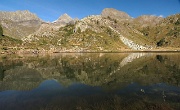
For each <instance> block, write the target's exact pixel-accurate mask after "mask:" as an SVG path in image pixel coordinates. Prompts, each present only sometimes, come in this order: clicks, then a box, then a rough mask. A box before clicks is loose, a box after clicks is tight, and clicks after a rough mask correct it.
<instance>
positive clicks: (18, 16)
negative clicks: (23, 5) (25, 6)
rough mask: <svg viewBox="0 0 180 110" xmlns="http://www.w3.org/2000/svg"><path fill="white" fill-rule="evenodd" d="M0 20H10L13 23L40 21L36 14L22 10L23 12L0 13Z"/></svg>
mask: <svg viewBox="0 0 180 110" xmlns="http://www.w3.org/2000/svg"><path fill="white" fill-rule="evenodd" d="M0 20H11V21H14V22H20V21H28V20H38V21H42V20H41V19H40V18H38V17H37V15H36V14H34V13H31V12H30V11H28V10H24V11H20V10H18V11H15V12H7V11H0Z"/></svg>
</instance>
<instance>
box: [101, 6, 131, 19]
mask: <svg viewBox="0 0 180 110" xmlns="http://www.w3.org/2000/svg"><path fill="white" fill-rule="evenodd" d="M101 16H102V17H106V18H107V17H110V18H113V19H118V20H121V19H131V17H130V16H129V15H128V14H127V13H125V12H123V11H119V10H116V9H113V8H105V9H104V10H103V11H102V13H101Z"/></svg>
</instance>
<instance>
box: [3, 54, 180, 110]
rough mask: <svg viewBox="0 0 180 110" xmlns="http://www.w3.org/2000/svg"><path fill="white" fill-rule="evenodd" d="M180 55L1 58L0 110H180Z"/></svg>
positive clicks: (75, 55)
mask: <svg viewBox="0 0 180 110" xmlns="http://www.w3.org/2000/svg"><path fill="white" fill-rule="evenodd" d="M179 109H180V53H91V54H90V53H89V54H85V53H84V54H80V53H79V54H75V53H69V54H68V53H63V54H53V55H28V56H27V55H26V56H25V55H24V56H23V55H19V56H12V55H7V56H2V55H1V56H0V110H179Z"/></svg>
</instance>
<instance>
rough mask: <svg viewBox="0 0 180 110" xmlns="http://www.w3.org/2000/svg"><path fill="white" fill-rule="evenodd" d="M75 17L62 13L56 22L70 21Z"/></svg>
mask: <svg viewBox="0 0 180 110" xmlns="http://www.w3.org/2000/svg"><path fill="white" fill-rule="evenodd" d="M72 20H73V19H72V18H71V17H70V16H69V15H68V14H66V13H65V14H63V15H61V16H60V17H59V18H58V19H57V20H56V21H54V23H69V22H70V21H72Z"/></svg>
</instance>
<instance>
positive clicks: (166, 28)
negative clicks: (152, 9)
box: [0, 8, 180, 52]
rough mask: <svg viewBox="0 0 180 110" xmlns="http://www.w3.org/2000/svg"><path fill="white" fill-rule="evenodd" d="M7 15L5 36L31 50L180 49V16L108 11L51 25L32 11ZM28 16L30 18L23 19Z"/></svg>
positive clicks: (62, 20)
mask: <svg viewBox="0 0 180 110" xmlns="http://www.w3.org/2000/svg"><path fill="white" fill-rule="evenodd" d="M1 13H2V12H1ZM1 13H0V14H1ZM4 13H8V12H3V14H2V16H5V17H1V24H2V27H3V31H4V35H9V36H10V37H13V38H18V39H21V40H22V41H23V43H22V46H23V47H26V48H28V49H38V50H50V51H52V52H67V51H68V52H102V51H106V52H112V51H113V52H118V51H126V50H135V51H136V50H154V49H158V48H159V49H170V50H175V48H179V47H180V34H179V33H180V24H179V19H180V16H179V14H176V15H172V16H169V17H167V18H162V17H157V16H153V15H143V16H140V17H137V18H132V17H130V16H129V15H128V14H127V13H125V12H122V11H118V10H116V9H112V8H106V9H104V10H103V11H102V13H101V14H100V15H90V16H87V17H85V18H83V19H81V20H77V19H72V18H71V17H70V16H69V15H67V14H63V15H62V16H60V17H59V18H58V19H57V20H56V21H54V22H52V23H50V22H42V20H40V19H39V18H38V17H36V16H35V15H34V14H32V13H30V12H28V11H22V12H19V11H18V12H9V13H10V15H9V16H10V17H7V15H8V14H9V13H8V14H7V15H6V14H4ZM11 14H12V15H11ZM26 14H27V16H28V18H26V17H24V18H22V17H23V16H24V15H26ZM14 16H18V17H17V18H16V17H15V18H14ZM5 18H6V19H5ZM176 50H177V49H176Z"/></svg>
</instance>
